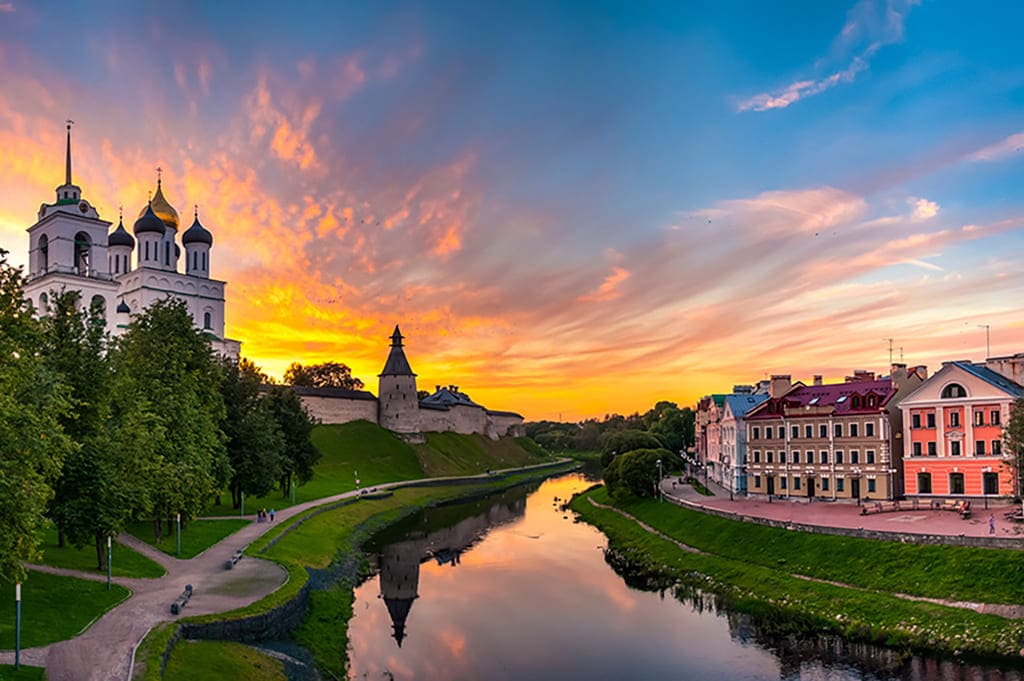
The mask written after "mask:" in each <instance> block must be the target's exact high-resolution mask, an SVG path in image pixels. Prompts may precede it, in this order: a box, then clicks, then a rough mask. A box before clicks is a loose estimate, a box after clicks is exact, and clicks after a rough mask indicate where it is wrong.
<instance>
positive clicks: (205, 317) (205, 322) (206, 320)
mask: <svg viewBox="0 0 1024 681" xmlns="http://www.w3.org/2000/svg"><path fill="white" fill-rule="evenodd" d="M203 328H204V329H209V328H212V325H211V324H210V313H209V312H204V313H203Z"/></svg>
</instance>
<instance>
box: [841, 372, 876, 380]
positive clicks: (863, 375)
mask: <svg viewBox="0 0 1024 681" xmlns="http://www.w3.org/2000/svg"><path fill="white" fill-rule="evenodd" d="M873 380H875V372H874V371H865V370H864V369H855V370H854V372H853V376H847V377H846V382H847V383H860V382H861V381H873Z"/></svg>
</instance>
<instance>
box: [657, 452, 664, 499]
mask: <svg viewBox="0 0 1024 681" xmlns="http://www.w3.org/2000/svg"><path fill="white" fill-rule="evenodd" d="M662 477H664V476H662V474H661V459H658V502H659V503H660V502H661V501H663V499H662V495H663V494H664V493H663V492H662V491H661V479H662Z"/></svg>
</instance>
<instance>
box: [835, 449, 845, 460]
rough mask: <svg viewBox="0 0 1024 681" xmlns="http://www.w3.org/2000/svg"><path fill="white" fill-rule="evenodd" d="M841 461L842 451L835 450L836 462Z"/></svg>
mask: <svg viewBox="0 0 1024 681" xmlns="http://www.w3.org/2000/svg"><path fill="white" fill-rule="evenodd" d="M842 462H843V452H842V450H836V463H842Z"/></svg>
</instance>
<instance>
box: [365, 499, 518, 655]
mask: <svg viewBox="0 0 1024 681" xmlns="http://www.w3.org/2000/svg"><path fill="white" fill-rule="evenodd" d="M525 513H526V498H525V496H524V497H522V498H520V499H516V500H514V501H511V502H508V503H498V504H494V505H492V506H490V507H489V508H488V509H487V510H486V511H484V512H483V513H480V514H477V515H474V516H471V517H469V518H465V519H463V520H460V521H459V522H457V523H455V524H454V525H452V526H450V527H445V528H443V529H440V530H435V531H432V532H424V531H422V530H416V531H413V532H410V533H409V534H408V535H406V536H407V538H406V539H404V540H402V541H399V542H394V543H392V544H388V545H387V546H384V547H383V549H381V550H380V551H379V553H378V554H377V562H378V565H379V568H380V597H381V599H383V601H384V605H385V606H386V607H387V609H388V615H389V616H390V617H391V626H392V629H393V636H394V639H395V641H396V642H397V643H398V646H399V647H401V646H402V641H403V640H405V626H406V620H407V619H408V617H409V611H410V610H411V609H412V604H413V601H415V600H416V599H417V598H419V593H418V591H419V581H420V564H421V563H423V562H426V561H428V560H434V561H436V562H437V564H438V565H446V564H447V565H450V566H451V567H455V566H457V565H459V564H460V563H461V559H462V558H461V557H462V553H463V552H464V551H466V550H467V549H469V548H470V547H471V546H473V545H474V544H475V543H476V542H477V541H478V540H479V539H480V538H481V537H482V536H483V535H484V534H485V533H486V532H487V531H488V530H490V529H491V528H493V527H496V526H498V525H503V524H505V523H508V522H510V521H512V520H516V519H518V518H522V517H523V515H524V514H525Z"/></svg>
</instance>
